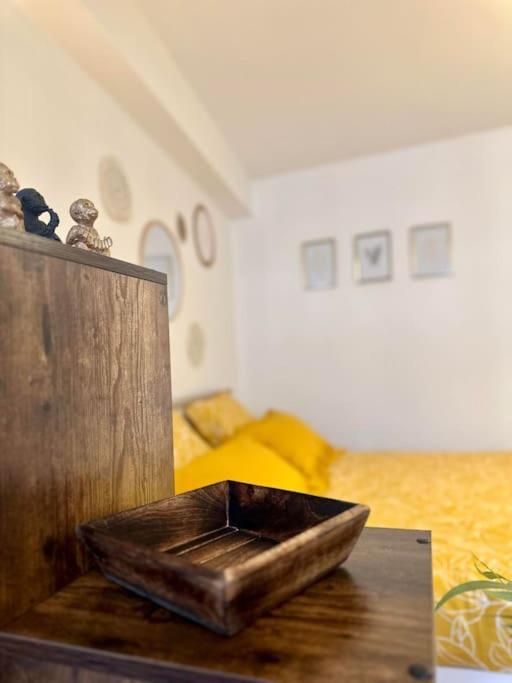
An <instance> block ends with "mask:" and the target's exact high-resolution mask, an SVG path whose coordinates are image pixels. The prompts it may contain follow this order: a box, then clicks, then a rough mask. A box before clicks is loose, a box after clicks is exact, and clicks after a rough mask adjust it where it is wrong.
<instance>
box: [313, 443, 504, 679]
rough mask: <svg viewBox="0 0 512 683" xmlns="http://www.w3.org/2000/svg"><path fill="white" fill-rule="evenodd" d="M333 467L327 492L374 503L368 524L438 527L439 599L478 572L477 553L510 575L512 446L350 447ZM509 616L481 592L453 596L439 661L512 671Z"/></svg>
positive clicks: (441, 624) (439, 620) (445, 612)
mask: <svg viewBox="0 0 512 683" xmlns="http://www.w3.org/2000/svg"><path fill="white" fill-rule="evenodd" d="M330 474H331V477H330V486H329V489H328V491H327V492H326V495H327V496H332V497H333V498H346V499H351V498H352V499H355V500H357V501H363V502H364V503H366V504H367V505H369V506H370V508H371V510H372V512H371V515H370V519H369V522H368V524H369V526H386V527H397V528H398V527H401V528H413V529H431V530H432V538H433V570H434V594H435V597H436V599H439V598H440V597H441V596H442V595H443V594H444V593H445V592H446V591H447V590H448V589H450V588H452V587H453V586H455V585H457V584H458V583H461V582H463V581H468V580H470V579H473V578H476V573H475V571H474V569H473V564H474V556H477V557H478V558H480V559H481V560H483V561H484V562H486V563H487V564H488V565H489V566H491V567H493V569H495V570H496V571H498V572H500V571H501V572H502V573H503V574H505V575H506V576H508V575H509V574H507V572H509V570H510V561H511V558H512V495H511V494H512V453H478V454H452V453H352V452H348V453H342V454H340V456H339V457H338V458H336V459H335V461H334V462H333V464H332V465H331V472H330ZM505 563H506V564H507V565H508V566H506V564H505ZM507 616H508V617H512V609H511V608H510V607H507V605H506V603H504V602H502V601H498V600H495V601H492V600H490V599H489V598H487V596H486V595H485V594H484V593H482V592H478V593H473V594H467V595H463V596H460V597H457V598H454V599H453V600H452V601H450V602H448V603H447V604H446V605H445V606H444V607H443V608H441V610H440V611H439V612H438V613H437V614H436V649H437V661H438V664H440V665H444V666H461V667H462V666H467V667H473V668H478V669H490V670H494V671H511V672H512V633H511V630H510V623H511V622H508V624H507V619H506V617H507Z"/></svg>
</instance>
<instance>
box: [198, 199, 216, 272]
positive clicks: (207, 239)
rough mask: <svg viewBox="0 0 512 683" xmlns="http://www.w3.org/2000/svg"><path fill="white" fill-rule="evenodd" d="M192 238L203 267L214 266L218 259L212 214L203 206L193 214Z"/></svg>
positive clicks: (199, 206) (200, 205)
mask: <svg viewBox="0 0 512 683" xmlns="http://www.w3.org/2000/svg"><path fill="white" fill-rule="evenodd" d="M192 236H193V238H194V246H195V249H196V254H197V258H198V259H199V261H200V262H201V263H202V264H203V266H206V267H207V268H208V267H209V266H212V265H213V264H214V263H215V258H216V244H215V231H214V229H213V221H212V218H211V216H210V212H209V211H208V209H207V208H206V206H203V205H202V204H198V205H197V206H196V208H195V209H194V213H193V214H192Z"/></svg>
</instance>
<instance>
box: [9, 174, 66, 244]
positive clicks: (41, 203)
mask: <svg viewBox="0 0 512 683" xmlns="http://www.w3.org/2000/svg"><path fill="white" fill-rule="evenodd" d="M16 197H18V199H19V200H20V202H21V208H22V209H23V219H24V221H25V230H26V231H27V232H31V233H33V234H34V235H40V236H41V237H48V239H51V240H57V241H58V242H60V237H59V236H58V235H56V234H55V228H56V227H57V226H58V224H59V217H58V216H57V214H56V213H55V211H54V210H53V209H50V207H49V206H48V205H47V204H46V202H45V199H44V197H43V196H42V195H41V194H39V192H38V191H37V190H34V189H33V188H32V187H26V188H24V189H23V190H20V191H19V192H18V193H17V194H16ZM42 213H49V214H50V220H49V221H48V224H46V223H43V221H41V220H39V216H40V215H41V214H42Z"/></svg>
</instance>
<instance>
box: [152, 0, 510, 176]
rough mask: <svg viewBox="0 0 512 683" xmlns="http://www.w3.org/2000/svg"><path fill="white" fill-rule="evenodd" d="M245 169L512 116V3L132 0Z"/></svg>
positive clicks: (341, 153)
mask: <svg viewBox="0 0 512 683" xmlns="http://www.w3.org/2000/svg"><path fill="white" fill-rule="evenodd" d="M139 4H140V7H141V11H143V12H144V13H145V14H146V16H147V18H148V19H149V21H150V23H151V24H152V26H153V28H154V30H155V31H156V32H157V33H158V34H159V35H160V37H161V38H162V39H163V41H164V43H165V45H166V46H167V48H168V49H169V51H170V52H171V53H172V55H173V56H174V58H175V60H176V62H177V64H178V66H179V68H180V70H181V72H182V73H183V74H184V76H185V77H186V79H187V80H188V82H189V83H190V84H191V86H192V87H193V88H194V89H195V91H196V93H197V94H198V96H199V98H200V99H201V101H202V102H203V104H204V105H205V106H206V108H207V109H208V110H209V112H210V114H211V115H212V117H213V119H214V120H215V121H216V123H217V124H218V126H219V127H220V128H221V130H222V131H223V132H224V135H225V136H226V138H227V139H228V141H229V142H230V144H231V146H232V147H233V148H234V150H235V152H236V153H237V155H238V156H239V158H240V159H241V161H242V163H243V164H244V166H245V167H246V168H247V169H248V171H249V173H250V175H251V176H252V177H257V176H266V175H270V174H274V173H279V172H284V171H289V170H292V169H297V168H302V167H307V166H312V165H316V164H321V163H325V162H330V161H334V160H338V159H344V158H347V157H354V156H357V155H365V154H372V153H376V152H380V151H385V150H389V149H393V148H397V147H402V146H407V145H412V144H416V143H421V142H426V141H431V140H437V139H441V138H445V137H451V136H458V135H462V134H466V133H470V132H474V131H478V130H482V129H488V128H493V127H499V126H502V125H505V124H508V123H510V122H511V121H512V2H511V1H510V0H200V1H191V0H139Z"/></svg>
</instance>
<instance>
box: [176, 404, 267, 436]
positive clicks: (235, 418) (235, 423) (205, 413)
mask: <svg viewBox="0 0 512 683" xmlns="http://www.w3.org/2000/svg"><path fill="white" fill-rule="evenodd" d="M185 413H186V415H187V417H188V419H189V420H190V421H191V422H192V424H193V425H194V427H195V428H196V429H197V431H198V432H199V433H200V434H201V436H203V437H204V438H205V439H206V441H208V443H209V444H210V445H211V446H218V445H219V444H221V443H223V442H224V441H227V440H228V439H230V438H231V437H232V436H233V434H234V433H235V431H236V430H237V429H238V428H239V427H243V426H244V425H246V424H247V423H248V422H250V421H251V420H253V419H254V418H253V416H252V415H250V414H249V413H248V412H247V410H246V409H245V408H244V407H243V406H242V405H241V404H240V403H238V401H236V400H235V399H234V398H233V397H232V396H230V394H217V395H216V396H212V397H211V398H206V399H201V400H199V401H194V402H193V403H190V404H189V405H188V406H187V408H186V410H185Z"/></svg>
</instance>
